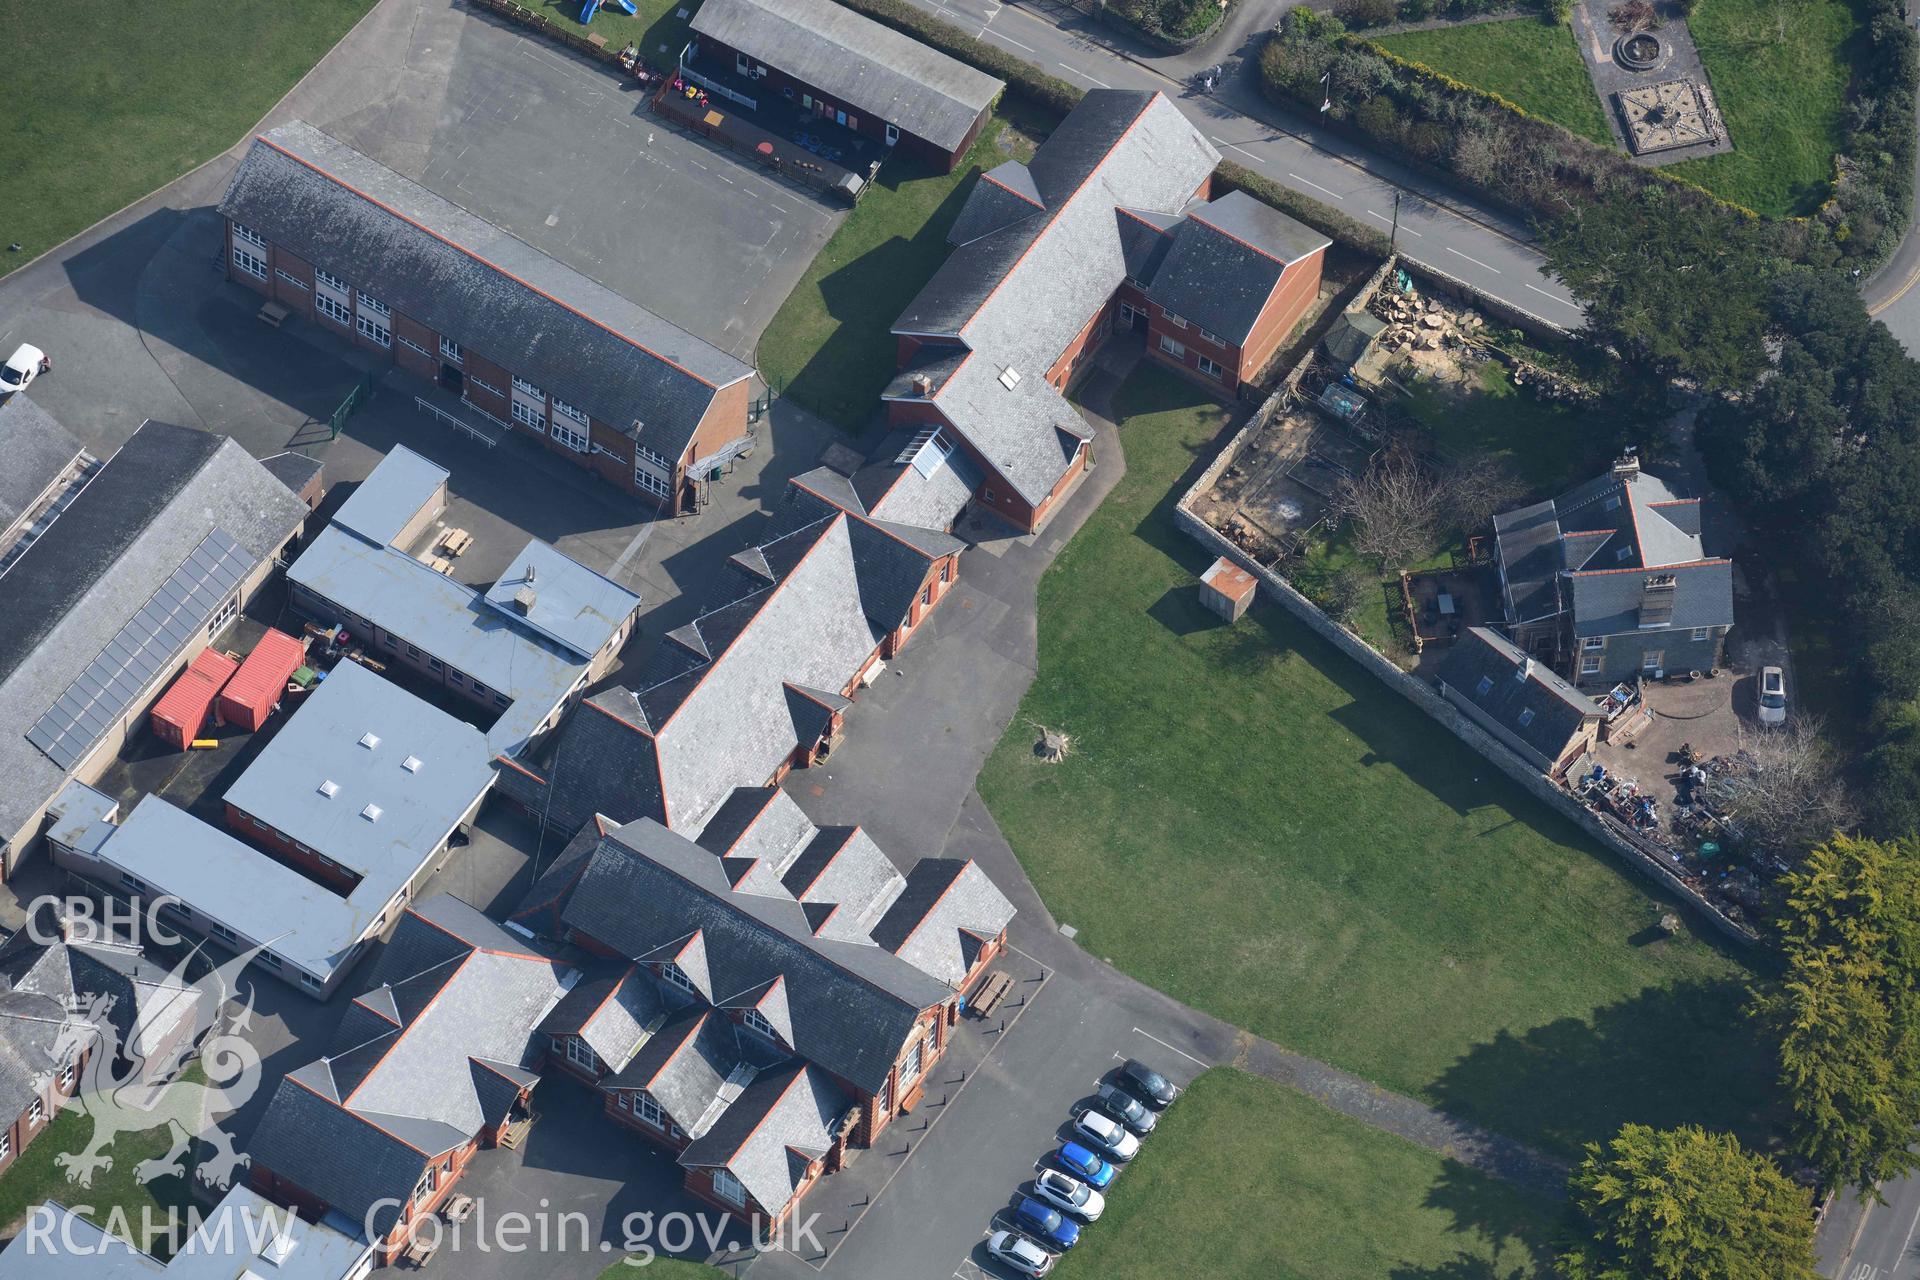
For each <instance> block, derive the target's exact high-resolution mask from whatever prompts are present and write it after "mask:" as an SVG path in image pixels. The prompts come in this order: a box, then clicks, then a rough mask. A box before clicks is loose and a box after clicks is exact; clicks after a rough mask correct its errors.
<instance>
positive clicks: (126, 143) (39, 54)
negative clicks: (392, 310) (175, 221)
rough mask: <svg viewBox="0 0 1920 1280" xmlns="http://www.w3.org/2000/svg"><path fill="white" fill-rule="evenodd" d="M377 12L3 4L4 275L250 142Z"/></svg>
mask: <svg viewBox="0 0 1920 1280" xmlns="http://www.w3.org/2000/svg"><path fill="white" fill-rule="evenodd" d="M372 5H373V0H298V3H289V2H288V0H227V2H226V3H223V4H221V5H220V6H219V14H218V18H217V20H215V19H213V18H212V17H211V15H210V12H209V9H208V6H207V3H206V0H143V2H142V3H141V4H140V6H139V8H138V11H137V13H136V12H134V11H131V10H129V9H128V7H127V6H126V5H123V4H112V3H102V2H100V0H90V2H88V3H81V4H57V3H38V2H35V3H15V4H9V5H5V6H0V12H4V13H5V15H6V35H5V37H4V38H5V40H6V45H7V54H6V58H7V74H6V75H5V76H4V77H0V120H4V121H6V127H5V128H4V129H0V175H4V180H0V244H16V243H17V244H19V245H20V252H17V253H11V252H9V253H0V274H4V273H6V272H7V271H11V270H12V269H14V268H15V267H18V266H20V265H22V264H23V263H25V262H26V261H27V260H28V259H29V258H32V257H33V256H34V255H35V254H38V253H41V252H43V251H45V250H46V249H49V248H51V247H52V246H53V245H56V244H58V243H60V242H61V241H62V240H65V239H66V238H67V237H69V236H71V235H73V234H75V233H76V232H79V231H82V230H84V229H85V228H87V227H88V226H91V225H92V224H93V223H95V222H97V221H99V220H100V219H101V218H104V217H106V216H107V215H108V214H110V213H113V212H114V211H115V210H117V209H119V208H121V207H122V206H124V205H127V204H129V203H131V202H133V201H134V200H137V199H139V198H140V197H141V196H144V195H146V194H147V193H148V192H150V191H153V190H155V189H156V188H158V187H162V186H165V185H166V184H167V183H168V182H171V181H172V180H173V179H175V178H177V177H179V176H180V175H181V174H182V173H184V172H186V171H187V170H188V169H191V168H193V167H194V166H195V165H197V164H200V163H201V162H202V161H204V160H206V159H208V158H209V157H211V156H214V155H217V154H219V153H220V152H221V151H224V150H225V149H226V148H228V147H230V146H232V145H233V144H234V143H235V142H237V141H239V140H240V138H241V137H242V135H244V134H245V133H246V131H247V130H248V129H250V128H252V127H253V126H254V124H255V123H256V122H258V121H259V119H260V117H261V116H263V115H265V114H266V112H267V109H268V108H269V107H271V106H272V105H273V104H274V103H275V102H276V101H278V100H279V98H280V97H281V95H282V94H284V93H286V91H287V90H288V89H290V88H292V87H293V84H294V82H295V81H297V80H298V79H299V78H300V77H301V76H302V75H304V74H306V72H307V69H308V68H310V67H311V66H313V64H314V63H315V62H317V61H319V60H320V56H321V55H322V54H324V53H325V52H326V51H327V50H328V49H330V48H332V47H333V45H334V43H335V42H336V41H338V40H339V39H340V37H341V36H343V35H345V34H346V32H347V29H348V28H349V27H351V26H352V25H353V23H354V22H355V21H356V20H358V19H359V17H360V16H361V15H362V14H364V13H365V12H366V11H367V10H368V9H369V8H371V7H372Z"/></svg>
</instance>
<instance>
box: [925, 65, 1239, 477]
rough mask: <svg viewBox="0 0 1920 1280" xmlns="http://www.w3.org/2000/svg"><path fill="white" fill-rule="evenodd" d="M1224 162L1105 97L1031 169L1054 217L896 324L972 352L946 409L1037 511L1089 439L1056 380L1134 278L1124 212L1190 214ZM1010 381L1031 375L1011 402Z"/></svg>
mask: <svg viewBox="0 0 1920 1280" xmlns="http://www.w3.org/2000/svg"><path fill="white" fill-rule="evenodd" d="M1219 162H1220V153H1219V152H1217V151H1216V150H1214V148H1213V146H1212V145H1211V144H1210V143H1208V141H1207V140H1206V138H1204V137H1203V136H1201V134H1200V133H1199V132H1198V131H1197V130H1196V129H1194V127H1193V126H1192V124H1190V123H1189V122H1188V121H1187V119H1186V117H1185V116H1183V115H1182V114H1181V113H1180V111H1179V109H1178V108H1176V107H1175V106H1174V105H1173V104H1172V103H1171V102H1169V101H1167V100H1166V98H1164V97H1163V96H1162V95H1160V94H1157V93H1146V92H1136V91H1133V90H1110V89H1096V90H1093V91H1092V92H1090V93H1088V94H1087V95H1086V97H1084V98H1083V99H1081V102H1080V104H1079V105H1078V106H1076V107H1075V108H1074V109H1073V111H1072V112H1070V113H1069V114H1068V115H1067V118H1066V119H1065V120H1063V121H1061V123H1060V125H1059V127H1057V128H1056V129H1055V130H1054V132H1053V134H1052V135H1051V136H1050V137H1048V139H1047V140H1046V142H1044V143H1043V144H1041V146H1040V149H1039V150H1038V151H1037V152H1036V153H1035V154H1034V157H1033V159H1032V161H1030V162H1029V163H1028V165H1027V170H1028V172H1029V174H1030V175H1031V176H1032V179H1033V182H1034V187H1035V190H1036V192H1037V193H1038V194H1039V196H1040V197H1041V199H1042V201H1043V202H1044V203H1045V204H1046V211H1045V213H1043V214H1042V215H1041V216H1040V217H1037V218H1030V219H1027V220H1026V221H1023V222H1019V223H1016V224H1014V225H1012V226H1010V227H1007V228H1005V229H1004V230H1001V231H997V232H994V233H992V234H989V235H985V236H982V237H981V238H979V239H977V240H974V241H972V242H971V243H969V244H965V245H962V246H961V247H959V248H958V249H956V250H954V252H953V254H952V255H951V256H950V257H948V259H947V261H946V262H945V263H944V264H943V265H942V266H941V268H940V270H939V271H938V272H936V273H935V274H934V277H933V279H932V280H931V281H929V282H928V284H927V285H926V287H925V288H923V289H922V290H921V291H920V293H919V295H918V296H917V297H916V298H915V299H914V300H913V302H912V303H910V304H909V305H908V307H907V310H906V311H905V312H904V313H903V314H902V315H901V316H900V318H899V319H898V320H896V321H895V322H894V330H895V332H897V333H922V334H937V335H951V336H953V337H957V338H959V339H960V340H961V341H963V342H964V343H965V344H966V345H967V346H968V347H970V348H971V349H972V351H973V356H972V358H971V359H969V360H967V361H966V362H965V363H963V364H962V365H961V366H960V367H959V368H958V369H957V370H956V371H955V372H954V374H953V375H952V377H951V378H949V379H948V380H947V383H946V385H945V387H943V388H942V389H941V390H940V391H939V392H938V393H937V394H936V396H935V402H936V403H937V404H938V405H939V406H940V409H941V411H942V412H943V413H944V414H945V416H946V418H947V420H948V421H949V422H951V423H952V424H953V426H954V427H955V429H956V430H958V431H959V432H960V433H961V434H962V435H963V436H965V437H966V438H967V440H968V442H969V443H971V444H972V445H973V447H974V448H975V449H976V450H978V451H979V453H980V455H981V456H982V457H983V458H984V459H985V460H986V461H987V463H988V465H990V466H991V467H992V468H993V469H994V470H995V471H996V472H998V473H999V474H1000V475H1001V477H1002V478H1004V479H1005V480H1006V482H1007V483H1008V484H1010V485H1012V486H1013V487H1014V489H1015V490H1016V491H1017V492H1018V493H1019V494H1020V496H1021V497H1023V498H1025V499H1026V500H1027V501H1028V502H1030V503H1036V504H1037V503H1038V502H1040V501H1041V500H1042V499H1044V498H1045V497H1046V495H1047V494H1048V493H1049V492H1050V491H1051V490H1052V488H1053V486H1054V484H1055V483H1056V482H1057V481H1058V480H1059V478H1060V477H1061V476H1062V475H1063V474H1064V473H1065V471H1066V468H1067V466H1068V464H1069V463H1070V462H1071V461H1072V458H1073V455H1074V452H1075V445H1076V442H1077V440H1078V439H1084V438H1086V435H1087V427H1086V425H1085V422H1084V421H1083V420H1082V419H1081V418H1080V416H1079V414H1078V413H1077V412H1076V411H1075V410H1074V408H1073V406H1072V405H1070V404H1069V403H1067V401H1066V399H1065V398H1064V397H1063V396H1061V395H1060V393H1059V392H1057V391H1055V390H1054V389H1053V388H1052V387H1051V386H1050V385H1048V383H1047V381H1046V372H1047V370H1048V369H1049V368H1051V367H1052V366H1053V364H1054V362H1055V361H1056V360H1058V359H1059V358H1060V356H1061V355H1062V354H1063V353H1064V352H1065V351H1066V349H1067V347H1068V345H1069V344H1070V343H1071V342H1072V341H1073V340H1074V338H1076V337H1077V336H1078V335H1079V333H1080V331H1081V329H1082V328H1083V327H1084V326H1085V325H1086V322H1087V319H1088V318H1089V317H1090V316H1092V315H1093V314H1094V313H1095V312H1096V311H1098V310H1099V308H1100V307H1102V306H1104V305H1105V304H1106V301H1107V299H1108V298H1110V297H1111V296H1112V295H1113V292H1114V290H1115V289H1117V288H1119V286H1120V284H1121V282H1122V281H1123V280H1125V278H1126V275H1127V258H1126V252H1125V247H1124V245H1123V244H1122V241H1121V236H1120V229H1119V219H1118V217H1117V216H1116V210H1117V209H1120V208H1129V209H1151V210H1162V211H1167V212H1173V211H1177V210H1179V209H1181V208H1182V207H1183V206H1184V205H1185V204H1186V203H1187V201H1188V200H1189V199H1191V198H1192V196H1193V193H1194V192H1195V191H1196V190H1198V188H1199V186H1200V184H1201V183H1202V182H1204V181H1205V180H1206V179H1207V177H1208V175H1209V174H1211V173H1212V172H1213V169H1214V167H1215V166H1216V165H1217V164H1219ZM1008 368H1011V369H1013V370H1014V371H1015V372H1017V373H1018V374H1019V381H1018V382H1017V383H1016V385H1015V386H1014V387H1012V388H1011V389H1009V388H1007V387H1005V386H1003V385H1002V382H1001V373H1002V371H1003V370H1005V369H1008Z"/></svg>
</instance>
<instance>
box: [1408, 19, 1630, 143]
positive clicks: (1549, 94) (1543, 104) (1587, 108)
mask: <svg viewBox="0 0 1920 1280" xmlns="http://www.w3.org/2000/svg"><path fill="white" fill-rule="evenodd" d="M1374 39H1375V41H1376V42H1377V43H1379V44H1380V45H1381V46H1382V47H1384V48H1387V49H1390V50H1392V51H1393V52H1394V53H1397V54H1399V55H1400V56H1401V57H1403V58H1406V59H1408V60H1410V61H1413V62H1420V63H1424V64H1426V65H1427V66H1429V67H1432V68H1433V69H1434V70H1435V71H1439V72H1442V73H1444V74H1446V75H1449V76H1452V77H1453V78H1454V79H1455V80H1459V81H1462V82H1464V83H1466V84H1470V85H1475V86H1478V87H1479V88H1482V89H1485V90H1487V91H1489V92H1491V93H1497V94H1499V95H1500V96H1501V97H1503V98H1505V99H1507V100H1508V101H1509V102H1513V103H1516V104H1517V105H1519V106H1520V107H1522V108H1524V109H1525V110H1526V111H1528V112H1529V113H1531V114H1533V115H1536V116H1539V117H1541V118H1542V119H1545V120H1551V121H1553V122H1554V123H1556V124H1560V125H1564V126H1566V127H1567V128H1568V129H1571V130H1573V132H1575V133H1577V134H1579V135H1580V136H1581V137H1583V138H1591V139H1593V140H1594V141H1595V142H1598V143H1601V144H1602V145H1605V146H1611V145H1613V138H1612V135H1610V134H1609V133H1608V132H1607V119H1606V116H1605V115H1604V114H1602V112H1601V107H1600V98H1599V96H1598V95H1597V94H1595V93H1594V90H1593V81H1592V80H1591V79H1590V78H1589V77H1588V76H1587V67H1586V64H1585V63H1584V62H1582V61H1581V60H1580V49H1579V46H1578V45H1576V44H1574V42H1573V30H1572V28H1570V27H1568V26H1566V25H1565V24H1563V23H1546V22H1542V21H1541V20H1540V19H1539V18H1538V17H1534V16H1529V17H1524V18H1514V19H1513V20H1511V21H1509V22H1475V23H1469V24H1467V25H1465V26H1459V27H1438V28H1435V29H1433V30H1431V31H1401V32H1398V33H1396V34H1393V35H1384V36H1375V37H1374Z"/></svg>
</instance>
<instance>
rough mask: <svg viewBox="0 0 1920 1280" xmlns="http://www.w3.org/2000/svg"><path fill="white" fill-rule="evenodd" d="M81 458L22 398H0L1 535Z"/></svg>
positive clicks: (59, 429)
mask: <svg viewBox="0 0 1920 1280" xmlns="http://www.w3.org/2000/svg"><path fill="white" fill-rule="evenodd" d="M84 452H85V450H84V449H83V448H82V447H81V445H80V441H79V440H77V439H75V438H74V436H73V434H72V433H71V432H69V431H68V430H67V429H66V428H65V427H63V426H61V425H60V424H59V423H58V422H56V421H54V418H53V415H52V414H50V413H48V412H47V411H46V410H45V409H42V408H41V407H40V406H39V405H37V404H35V403H34V402H33V401H31V400H29V399H28V398H27V396H26V393H25V392H15V393H14V394H13V395H10V396H5V397H0V533H5V532H6V531H7V530H8V529H11V528H12V527H13V526H14V524H15V523H16V522H17V521H19V520H22V519H24V518H25V517H26V514H27V512H28V510H29V509H31V508H32V506H33V505H34V503H36V502H38V501H39V500H40V495H42V494H44V493H45V492H46V491H47V490H48V489H49V488H51V487H52V486H53V483H54V481H56V480H58V479H59V478H60V477H61V475H63V474H64V473H65V472H66V469H67V468H68V467H70V466H72V465H73V463H74V461H75V459H77V458H79V456H80V455H81V454H82V453H84Z"/></svg>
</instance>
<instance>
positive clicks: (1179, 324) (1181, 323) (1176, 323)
mask: <svg viewBox="0 0 1920 1280" xmlns="http://www.w3.org/2000/svg"><path fill="white" fill-rule="evenodd" d="M1160 314H1161V315H1163V316H1165V317H1166V318H1167V323H1168V324H1170V325H1172V326H1173V327H1174V328H1176V329H1184V328H1186V327H1187V322H1186V321H1185V320H1183V319H1181V318H1180V317H1179V316H1177V315H1175V314H1173V312H1171V311H1169V310H1167V309H1166V308H1165V307H1162V308H1160Z"/></svg>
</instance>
